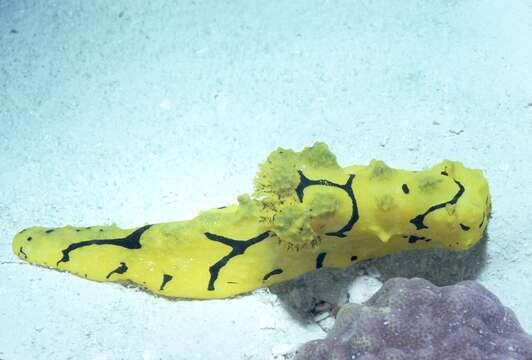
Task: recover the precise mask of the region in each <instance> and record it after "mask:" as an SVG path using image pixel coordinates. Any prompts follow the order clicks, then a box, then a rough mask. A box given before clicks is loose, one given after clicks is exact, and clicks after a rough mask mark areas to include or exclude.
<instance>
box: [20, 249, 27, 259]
mask: <svg viewBox="0 0 532 360" xmlns="http://www.w3.org/2000/svg"><path fill="white" fill-rule="evenodd" d="M19 253H20V254H22V255H24V259H27V258H28V255H26V253H25V252H24V250H23V249H22V246H21V247H20V249H19Z"/></svg>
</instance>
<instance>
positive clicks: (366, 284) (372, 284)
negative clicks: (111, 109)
mask: <svg viewBox="0 0 532 360" xmlns="http://www.w3.org/2000/svg"><path fill="white" fill-rule="evenodd" d="M381 286H382V283H381V282H380V281H379V280H377V279H376V278H374V277H372V276H367V275H362V276H359V277H357V278H356V279H355V281H353V283H352V284H351V286H350V287H349V289H348V292H349V301H350V302H354V303H357V304H361V303H363V302H365V301H367V300H368V299H369V298H370V297H372V296H373V294H375V293H376V292H377V291H378V290H379V289H380V288H381Z"/></svg>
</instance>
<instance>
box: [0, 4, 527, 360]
mask: <svg viewBox="0 0 532 360" xmlns="http://www.w3.org/2000/svg"><path fill="white" fill-rule="evenodd" d="M530 39H532V3H531V2H530V1H517V0H516V1H491V0H486V1H473V0H472V1H441V2H436V1H400V2H399V1H355V0H351V1H284V2H281V1H200V0H195V1H176V2H175V3H170V2H165V1H151V2H144V1H18V0H17V1H14V0H13V1H7V0H0V162H1V165H2V171H1V172H0V301H1V305H0V359H9V360H11V359H102V360H103V359H146V360H148V359H248V360H249V359H253V360H255V359H270V358H273V357H274V355H275V354H278V356H277V358H278V359H281V358H283V357H284V356H282V355H279V354H281V353H283V351H284V349H287V348H290V346H294V345H295V344H299V343H301V342H304V341H307V340H310V339H314V338H318V337H323V336H324V334H325V333H324V332H323V330H322V329H321V328H320V327H319V326H318V325H317V324H316V323H313V322H304V321H301V320H300V319H298V318H297V316H295V315H294V311H292V310H291V308H290V305H287V303H288V301H286V299H283V297H282V296H277V295H275V294H273V293H269V292H268V291H265V290H262V291H258V292H255V293H253V294H250V295H245V296H240V297H238V298H234V299H230V300H223V301H221V300H213V301H170V300H167V299H164V298H159V297H156V296H153V295H151V294H149V293H146V292H143V291H140V290H138V289H130V288H126V287H124V286H121V285H118V284H109V283H106V284H102V283H96V282H91V281H87V280H83V279H81V278H78V277H75V276H72V275H69V274H67V273H61V272H58V271H51V270H47V269H44V268H40V267H35V266H30V265H27V264H25V263H22V262H21V261H20V260H19V259H18V258H17V257H15V256H14V255H13V254H12V252H11V246H10V242H11V239H12V237H13V235H14V234H15V233H16V232H18V231H19V230H21V229H22V228H25V227H28V226H31V225H37V224H39V225H46V226H62V225H65V224H75V225H83V226H88V225H92V224H110V223H112V222H116V223H117V224H118V225H120V226H123V227H132V226H136V225H140V224H144V223H146V222H150V223H151V222H163V221H169V220H177V219H187V218H190V217H192V216H194V215H195V214H196V213H197V212H198V211H199V210H200V209H207V208H211V207H218V206H222V205H226V204H228V203H231V202H233V201H234V200H235V199H236V197H237V196H238V195H239V194H241V193H245V192H250V191H251V190H252V186H253V185H252V182H253V176H254V174H255V172H256V170H257V164H258V163H260V162H262V161H263V160H264V159H265V157H266V156H267V154H268V153H269V152H270V151H271V150H273V149H275V148H276V147H278V146H282V147H290V148H294V149H297V150H301V149H302V148H303V147H304V146H308V145H311V144H313V143H314V142H315V141H316V140H322V141H325V142H326V143H328V144H329V145H330V147H331V149H332V150H333V151H334V152H335V153H336V154H337V157H338V161H339V162H340V164H342V165H350V164H367V163H368V162H369V161H370V160H371V159H373V158H378V159H382V160H385V161H386V162H387V163H388V164H390V165H391V166H393V167H402V168H408V169H421V168H424V167H427V166H429V165H431V164H433V163H436V162H439V161H440V160H442V159H446V158H448V159H454V160H460V161H463V162H464V163H465V164H466V165H467V166H469V167H474V168H481V169H484V171H485V174H486V176H487V178H488V180H489V184H490V187H491V192H492V195H493V209H494V211H493V216H492V218H491V222H490V225H489V229H488V239H487V242H485V243H484V244H483V245H481V251H480V252H478V254H477V255H475V256H471V257H466V258H465V259H466V260H464V259H463V258H460V259H459V260H460V261H461V263H460V264H459V266H458V268H459V270H458V273H457V272H456V271H457V270H456V269H455V268H452V267H450V268H452V269H451V270H449V269H448V268H446V267H447V266H450V265H449V264H452V263H453V261H454V260H452V259H451V260H450V261H442V262H440V261H435V262H434V263H433V265H432V266H431V267H432V268H434V269H437V270H438V271H439V275H438V276H443V277H445V274H450V278H452V279H456V278H460V277H474V278H476V279H478V280H479V281H480V282H481V283H482V284H484V285H485V286H486V287H488V289H490V290H491V291H493V292H494V293H495V294H496V295H497V296H499V298H500V299H501V300H502V301H503V302H504V303H505V304H506V305H508V306H510V307H511V308H512V309H513V310H514V311H515V312H516V314H517V315H518V318H519V319H520V321H521V323H522V325H523V326H524V328H525V329H527V330H528V331H529V332H532V280H531V279H532V235H531V232H532V225H531V224H532V222H531V218H532V212H531V210H530V206H531V205H530V204H531V202H532V195H531V194H532V185H531V179H532V170H531V166H532V161H531V158H532V156H531V155H532V145H531V137H532V41H530ZM419 256H425V257H426V256H427V255H419ZM400 258H401V257H397V258H395V259H394V258H392V260H389V261H388V264H390V263H393V264H394V265H393V266H395V269H396V270H397V269H398V270H397V271H396V272H394V271H395V270H394V271H392V272H393V274H392V276H393V275H394V274H402V273H403V272H406V273H408V274H410V275H416V274H418V269H417V267H416V263H418V262H417V261H415V260H410V261H402V260H400ZM414 259H415V258H414ZM429 260H430V259H429ZM429 260H427V261H429ZM401 261H402V262H401ZM457 261H458V260H457ZM376 266H377V267H378V266H381V268H383V269H385V268H386V266H387V265H382V264H380V265H379V263H378V262H377V264H376ZM393 266H392V269H394V268H393ZM460 267H461V268H460ZM342 274H343V273H341V274H340V275H339V276H340V277H341V276H344V280H345V279H347V280H348V281H351V280H352V279H353V272H346V273H345V275H342ZM442 274H443V275H442ZM468 274H469V275H468ZM462 275H463V276H462ZM320 276H321V275H320ZM320 276H317V277H316V279H317V280H316V281H320V280H319V279H320ZM326 278H327V277H326ZM310 283H311V285H310V287H309V288H307V289H305V287H306V286H307V285H308V282H307V283H301V282H295V283H293V284H291V285H288V288H289V289H291V290H290V291H293V292H296V293H299V294H307V295H305V296H312V286H313V285H312V281H311V282H310ZM314 285H315V284H314ZM320 286H321V291H323V287H325V288H327V286H330V287H331V291H334V289H333V288H334V287H335V286H337V285H335V283H334V282H332V281H327V282H326V284H325V285H324V284H321V285H320ZM309 289H310V290H309ZM308 294H310V295H308ZM303 300H304V299H303Z"/></svg>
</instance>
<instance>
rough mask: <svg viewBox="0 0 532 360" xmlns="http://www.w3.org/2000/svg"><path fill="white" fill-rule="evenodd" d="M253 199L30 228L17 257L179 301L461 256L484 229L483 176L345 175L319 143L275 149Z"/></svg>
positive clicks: (374, 165) (363, 171)
mask: <svg viewBox="0 0 532 360" xmlns="http://www.w3.org/2000/svg"><path fill="white" fill-rule="evenodd" d="M255 183H256V188H255V193H254V194H253V195H252V196H249V195H242V196H240V197H239V199H238V204H234V205H231V206H228V207H224V208H219V209H211V210H208V211H204V212H201V213H200V214H199V215H198V216H196V217H195V218H193V219H192V220H189V221H176V222H170V223H163V224H153V225H145V226H143V227H140V228H135V229H120V228H118V227H116V226H114V225H113V226H92V227H88V228H79V227H72V226H66V227H62V228H44V227H32V228H29V229H25V230H23V231H21V232H20V233H19V234H17V235H16V236H15V239H14V240H13V251H14V252H15V254H17V255H18V256H19V257H21V258H22V259H24V260H26V261H28V262H30V263H34V264H39V265H43V266H47V267H51V268H57V269H59V270H64V271H68V272H71V273H74V274H76V275H79V276H81V277H85V278H88V279H92V280H97V281H131V282H134V283H136V284H139V285H140V286H142V287H145V288H147V289H149V290H151V291H153V292H154V293H157V294H161V295H165V296H170V297H179V298H201V299H207V298H225V297H229V296H233V295H237V294H240V293H245V292H248V291H250V290H254V289H257V288H261V287H266V286H269V285H272V284H274V283H277V282H281V281H285V280H289V279H293V278H295V277H298V276H300V275H301V274H304V273H306V272H308V271H313V270H315V269H317V268H320V267H324V268H327V267H335V268H344V267H348V266H351V265H353V264H355V263H357V262H359V261H362V260H365V259H368V258H377V257H381V256H384V255H388V254H393V253H396V252H398V251H400V250H410V249H423V248H435V247H438V248H447V249H450V250H456V251H461V250H465V249H467V248H469V247H470V246H472V245H473V244H474V243H475V242H477V241H478V240H479V239H480V238H481V236H482V234H483V232H484V230H485V228H486V225H487V222H488V217H489V214H490V195H489V190H488V184H487V182H486V179H485V178H484V176H483V175H482V172H481V171H480V170H472V169H467V168H465V167H464V166H463V165H462V164H461V163H459V162H452V161H443V162H441V163H440V164H437V165H435V166H433V167H432V168H431V169H429V170H425V171H405V170H399V169H392V168H390V167H388V166H387V165H386V164H384V163H383V162H382V161H375V160H374V161H372V162H371V163H370V164H369V166H348V167H344V168H342V167H340V166H338V164H337V162H336V158H335V156H334V155H333V154H332V153H331V152H330V151H329V149H328V148H327V146H326V145H325V144H323V143H316V144H315V145H314V146H312V147H309V148H305V149H304V150H303V151H302V152H299V153H298V152H294V151H292V150H286V149H281V148H279V149H277V150H276V151H274V152H273V153H272V154H270V156H269V157H268V159H267V160H266V162H265V163H264V164H262V165H261V166H260V171H259V173H258V174H257V177H256V179H255Z"/></svg>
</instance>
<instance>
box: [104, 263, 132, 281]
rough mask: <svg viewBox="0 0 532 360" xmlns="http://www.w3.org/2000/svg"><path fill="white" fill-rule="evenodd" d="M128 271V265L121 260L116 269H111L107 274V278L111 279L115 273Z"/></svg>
mask: <svg viewBox="0 0 532 360" xmlns="http://www.w3.org/2000/svg"><path fill="white" fill-rule="evenodd" d="M126 271H127V265H126V263H124V262H121V263H120V266H118V267H117V268H116V269H114V270H113V271H111V272H110V273H109V274H107V276H106V277H105V278H106V279H109V278H110V277H111V275H113V274H123V273H125V272H126Z"/></svg>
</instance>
